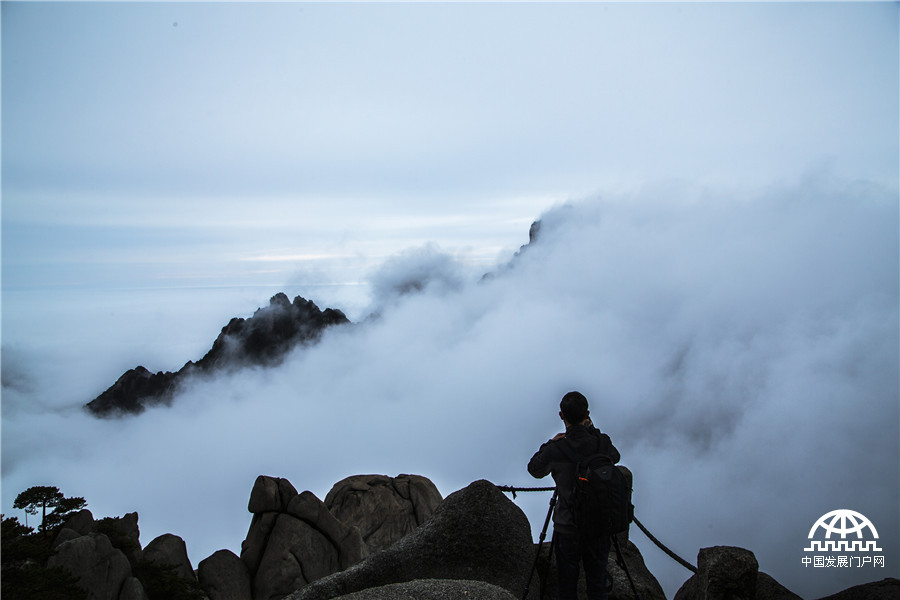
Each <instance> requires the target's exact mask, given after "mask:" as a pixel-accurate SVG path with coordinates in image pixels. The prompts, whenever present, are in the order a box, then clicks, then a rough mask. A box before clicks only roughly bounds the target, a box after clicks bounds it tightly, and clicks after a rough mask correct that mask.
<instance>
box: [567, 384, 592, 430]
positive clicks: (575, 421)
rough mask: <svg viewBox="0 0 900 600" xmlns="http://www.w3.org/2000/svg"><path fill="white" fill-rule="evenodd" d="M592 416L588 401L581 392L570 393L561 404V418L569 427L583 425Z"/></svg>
mask: <svg viewBox="0 0 900 600" xmlns="http://www.w3.org/2000/svg"><path fill="white" fill-rule="evenodd" d="M588 415H590V411H588V401H587V398H585V397H584V394H582V393H581V392H569V393H568V394H566V395H565V396H563V397H562V400H561V401H560V403H559V416H560V417H561V418H562V419H563V420H564V421H565V422H566V424H568V425H581V424H582V423H583V422H584V420H585V419H587V418H588Z"/></svg>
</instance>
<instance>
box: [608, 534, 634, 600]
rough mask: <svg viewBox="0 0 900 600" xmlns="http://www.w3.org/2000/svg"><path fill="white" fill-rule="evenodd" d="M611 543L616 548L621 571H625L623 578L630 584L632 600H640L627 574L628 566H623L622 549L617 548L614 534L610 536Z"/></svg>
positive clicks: (617, 541) (616, 539) (617, 543)
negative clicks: (632, 593)
mask: <svg viewBox="0 0 900 600" xmlns="http://www.w3.org/2000/svg"><path fill="white" fill-rule="evenodd" d="M611 537H612V541H613V544H614V545H615V547H616V556H617V557H618V559H619V560H618V562H619V564H621V565H622V570H623V571H625V576H626V577H627V578H628V583H629V584H631V591H632V592H634V600H641V597H640V596H639V595H638V591H637V588H636V587H634V580H633V579H632V578H631V573H629V572H628V565H626V564H625V557H624V556H622V549H621V548H619V539H618V538H617V537H616V535H615V534H612V536H611Z"/></svg>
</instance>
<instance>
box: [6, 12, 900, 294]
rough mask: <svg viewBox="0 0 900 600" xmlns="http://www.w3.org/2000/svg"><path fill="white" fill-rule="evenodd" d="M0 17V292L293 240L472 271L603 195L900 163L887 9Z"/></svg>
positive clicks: (215, 258) (228, 264)
mask: <svg viewBox="0 0 900 600" xmlns="http://www.w3.org/2000/svg"><path fill="white" fill-rule="evenodd" d="M2 16H3V42H2V44H3V46H2V49H3V98H2V99H3V207H2V208H3V233H4V247H3V250H4V265H3V266H4V267H5V269H4V271H5V273H4V274H5V277H4V280H3V285H4V287H5V288H6V289H9V288H10V287H19V286H26V287H27V286H35V285H40V286H44V285H47V284H49V283H51V282H59V283H64V284H74V285H77V284H79V282H82V281H84V282H86V284H87V285H116V284H117V282H119V281H120V278H121V272H122V269H121V264H122V263H123V262H124V263H128V264H135V263H137V264H142V265H145V268H146V269H150V267H152V270H150V271H148V273H149V274H151V275H152V276H153V277H155V278H156V279H155V280H152V281H151V282H150V284H151V285H172V284H175V285H181V284H183V283H184V282H185V281H186V280H187V281H188V282H193V283H203V282H207V283H208V282H209V280H210V279H211V280H213V282H215V283H223V282H227V281H228V279H229V277H231V278H232V279H233V280H249V281H266V282H267V283H268V282H269V281H267V280H265V278H264V276H263V275H261V274H260V273H264V272H267V271H268V272H271V271H272V268H271V267H272V266H273V265H276V266H277V267H278V269H277V271H278V274H282V276H283V269H285V268H290V267H293V266H295V265H304V264H305V263H303V262H301V261H298V260H293V261H291V260H289V258H290V257H310V256H321V255H323V254H327V255H329V256H330V255H338V256H346V255H357V254H360V253H362V254H365V255H367V256H372V255H376V254H377V255H385V254H389V253H390V252H392V251H396V250H397V249H398V248H401V247H404V246H406V245H410V244H415V243H421V242H423V241H428V240H432V241H435V240H436V241H438V242H442V243H444V244H445V245H446V246H447V247H449V248H453V249H457V250H459V251H460V252H466V253H467V254H468V255H470V256H471V257H472V258H473V260H474V259H476V258H477V259H480V260H482V261H485V260H487V261H491V260H496V259H497V256H498V253H499V252H500V251H501V250H502V249H504V248H509V247H513V246H514V244H515V243H516V242H517V241H518V240H519V239H520V235H521V234H520V232H521V229H522V226H523V224H525V225H526V226H527V223H528V222H529V221H530V220H531V219H533V218H534V217H536V216H537V215H538V214H539V213H540V211H541V210H544V209H545V208H547V207H548V206H551V205H552V204H554V203H558V202H562V201H566V200H568V199H571V198H577V197H582V196H584V195H587V194H593V193H596V192H598V191H600V190H609V189H620V188H623V187H624V188H629V187H634V186H639V185H642V184H644V183H646V182H647V181H651V180H659V179H669V178H683V179H688V180H692V181H698V180H704V181H726V182H728V183H731V184H735V185H746V184H765V183H766V182H769V181H773V180H790V179H793V178H795V177H796V176H797V174H798V173H802V172H806V171H809V170H821V169H824V170H828V171H829V172H833V173H836V174H838V175H842V176H849V177H866V178H870V179H875V180H878V181H882V182H887V183H893V182H894V181H896V178H897V163H898V156H897V144H896V139H897V129H898V122H897V114H898V106H897V93H896V91H897V88H898V83H897V52H896V48H897V26H896V22H897V7H896V5H895V4H893V3H880V4H866V3H863V4H854V5H848V4H842V3H836V4H814V5H804V4H775V5H768V4H727V5H712V4H702V3H700V4H679V3H674V4H666V5H658V4H637V5H630V4H605V3H587V4H568V5H549V4H515V3H514V4H449V5H448V4H423V5H419V4H417V5H411V4H381V3H371V4H342V3H337V4H312V3H274V4H244V3H201V4H187V3H163V4H157V3H73V4H66V3H63V4H59V3H15V2H7V3H4V4H3V13H2ZM423 220H426V221H425V223H426V225H428V226H429V229H428V231H424V230H423V228H422V223H423ZM263 232H264V233H263ZM123 238H124V239H123ZM173 255H174V256H177V257H183V256H185V255H190V256H193V257H195V259H196V260H197V261H201V263H202V265H203V270H204V271H206V272H208V273H210V274H213V273H214V274H215V276H214V277H213V276H209V277H206V278H204V277H201V276H199V275H197V273H196V271H192V270H189V269H185V268H178V267H177V265H175V264H173V263H176V262H178V261H177V260H175V258H174V257H173ZM257 256H264V257H268V258H269V259H270V260H269V261H268V262H259V263H253V262H251V263H248V262H247V261H248V260H249V259H253V258H254V257H257ZM276 256H280V257H287V259H286V260H283V261H278V262H277V263H276V262H274V261H272V260H271V259H272V258H273V257H276ZM308 262H309V260H308V259H307V261H306V263H308ZM285 263H288V264H285ZM61 265H64V266H61ZM307 266H308V265H307ZM107 271H108V272H109V276H105V275H104V274H105V273H106V272H107ZM82 272H83V273H84V277H83V278H82V277H81V273H82ZM135 284H136V285H140V284H141V282H135Z"/></svg>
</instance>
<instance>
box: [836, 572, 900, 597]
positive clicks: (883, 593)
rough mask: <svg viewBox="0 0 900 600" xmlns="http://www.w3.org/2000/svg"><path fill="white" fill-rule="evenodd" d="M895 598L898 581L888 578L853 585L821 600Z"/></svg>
mask: <svg viewBox="0 0 900 600" xmlns="http://www.w3.org/2000/svg"><path fill="white" fill-rule="evenodd" d="M897 598H900V579H896V578H894V577H888V578H886V579H882V580H881V581H873V582H871V583H864V584H862V585H855V586H853V587H851V588H847V589H846V590H844V591H842V592H838V593H837V594H832V595H831V596H827V597H825V598H822V599H821V600H896V599H897Z"/></svg>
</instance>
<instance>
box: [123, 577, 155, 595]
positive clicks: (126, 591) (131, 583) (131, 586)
mask: <svg viewBox="0 0 900 600" xmlns="http://www.w3.org/2000/svg"><path fill="white" fill-rule="evenodd" d="M119 600H150V599H149V597H148V596H147V592H146V591H144V586H143V584H142V583H141V582H140V581H139V580H138V579H137V577H129V578H128V579H126V580H125V583H124V584H122V591H121V592H120V593H119Z"/></svg>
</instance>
